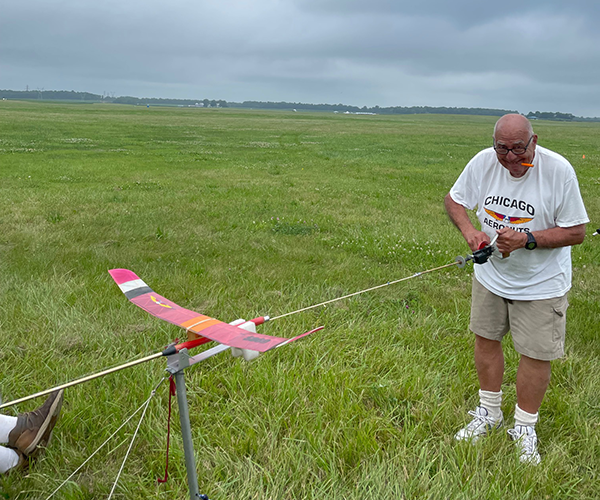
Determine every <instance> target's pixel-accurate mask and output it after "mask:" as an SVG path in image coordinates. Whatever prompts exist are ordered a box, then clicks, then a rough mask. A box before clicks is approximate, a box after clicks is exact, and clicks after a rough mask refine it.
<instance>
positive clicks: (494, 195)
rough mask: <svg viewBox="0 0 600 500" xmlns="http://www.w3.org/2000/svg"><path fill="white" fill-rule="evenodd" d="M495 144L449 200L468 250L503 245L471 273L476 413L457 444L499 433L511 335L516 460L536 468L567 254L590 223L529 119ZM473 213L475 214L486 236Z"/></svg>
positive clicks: (501, 125) (567, 281)
mask: <svg viewBox="0 0 600 500" xmlns="http://www.w3.org/2000/svg"><path fill="white" fill-rule="evenodd" d="M493 139H494V143H493V147H492V148H488V149H485V150H483V151H481V152H480V153H478V154H477V155H476V156H475V157H473V159H472V160H471V161H470V162H469V163H468V165H467V166H466V167H465V169H464V171H463V172H462V174H461V175H460V177H459V178H458V180H457V181H456V183H455V184H454V186H453V187H452V189H451V190H450V192H449V193H448V195H447V196H446V198H445V206H446V211H447V212H448V215H449V217H450V219H451V220H452V222H453V223H454V224H455V225H456V227H457V228H458V229H459V230H460V232H461V233H462V235H463V237H464V239H465V240H466V242H467V243H468V245H469V247H470V248H471V250H476V249H477V248H478V247H479V245H480V244H481V243H485V244H489V243H490V241H491V238H493V237H494V236H496V235H497V236H498V238H497V240H496V244H495V246H496V249H497V252H494V254H493V255H492V257H491V258H490V259H489V260H488V261H487V262H486V263H484V264H481V265H479V264H478V265H475V267H474V278H473V286H472V299H471V301H472V302H471V321H470V325H469V328H470V329H471V331H473V333H475V368H476V370H477V377H478V379H479V386H480V390H479V405H478V406H477V408H476V409H475V410H474V411H470V412H469V414H470V415H471V416H472V417H473V419H472V421H471V422H469V424H468V425H467V426H466V427H464V428H463V429H461V430H460V431H459V432H458V433H457V434H456V436H455V437H456V439H457V440H471V441H475V440H477V439H478V438H479V437H481V436H483V435H485V434H486V433H487V432H488V431H490V430H491V429H494V428H498V427H500V426H502V425H503V422H504V418H503V414H502V410H501V402H502V379H503V375H504V354H503V351H502V345H501V340H502V338H503V337H504V335H505V334H506V333H507V332H508V331H509V330H510V332H511V335H512V340H513V345H514V347H515V350H516V351H517V352H518V353H519V354H520V355H521V356H520V362H519V367H518V371H517V383H516V385H517V405H516V408H515V425H514V428H513V429H510V430H509V431H508V432H509V434H510V435H511V437H512V438H513V439H514V440H515V441H516V443H517V445H518V449H519V452H520V460H521V461H522V462H527V463H531V464H537V463H539V462H540V455H539V453H538V450H537V435H536V432H535V425H536V423H537V421H538V410H539V408H540V405H541V403H542V400H543V398H544V395H545V393H546V389H547V388H548V384H549V382H550V361H551V360H554V359H557V358H560V357H561V356H562V355H563V353H564V339H565V320H566V311H567V307H568V302H567V296H566V294H567V292H568V290H569V289H570V288H571V248H570V247H571V245H577V244H580V243H581V242H582V241H583V239H584V236H585V224H586V223H587V222H589V220H588V217H587V214H586V211H585V207H584V205H583V201H582V198H581V194H580V192H579V185H578V183H577V177H576V175H575V172H574V170H573V167H572V166H571V165H570V164H569V162H568V161H567V160H566V159H565V158H563V157H562V156H560V155H558V154H556V153H554V152H552V151H550V150H548V149H546V148H543V147H541V146H538V145H537V141H538V136H537V135H536V134H534V132H533V129H532V126H531V123H530V122H529V121H528V120H527V119H526V118H525V117H524V116H522V115H518V114H509V115H505V116H503V117H502V118H500V119H499V120H498V122H497V123H496V126H495V128H494V137H493ZM467 209H469V210H475V209H476V210H477V218H478V219H479V222H480V224H481V230H478V229H476V228H475V227H474V226H473V224H472V223H471V220H470V219H469V216H468V214H467ZM503 256H504V257H503Z"/></svg>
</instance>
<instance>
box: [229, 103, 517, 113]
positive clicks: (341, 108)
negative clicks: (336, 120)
mask: <svg viewBox="0 0 600 500" xmlns="http://www.w3.org/2000/svg"><path fill="white" fill-rule="evenodd" d="M229 105H230V106H231V107H235V108H252V109H296V110H299V109H301V110H303V111H331V112H335V111H337V112H338V113H345V112H348V113H375V114H378V115H423V114H437V115H439V114H444V115H485V116H502V115H505V114H506V113H517V111H510V110H505V109H486V108H445V107H430V106H412V107H402V106H394V107H389V108H381V107H379V106H373V107H371V108H369V107H367V106H363V107H362V108H361V107H358V106H348V105H347V104H306V103H302V102H293V103H290V102H259V101H244V102H241V103H237V102H231V103H229Z"/></svg>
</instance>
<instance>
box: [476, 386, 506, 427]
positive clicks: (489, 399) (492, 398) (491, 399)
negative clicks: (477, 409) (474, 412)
mask: <svg viewBox="0 0 600 500" xmlns="http://www.w3.org/2000/svg"><path fill="white" fill-rule="evenodd" d="M479 406H483V407H484V408H485V409H486V410H487V411H488V415H489V416H490V418H492V419H493V420H498V419H499V418H500V417H501V416H502V409H501V406H502V391H500V392H492V391H482V390H481V389H479Z"/></svg>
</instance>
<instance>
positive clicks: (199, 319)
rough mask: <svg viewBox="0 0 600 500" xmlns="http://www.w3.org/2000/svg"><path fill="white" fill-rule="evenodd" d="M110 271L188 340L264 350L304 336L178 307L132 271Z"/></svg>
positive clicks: (129, 294)
mask: <svg viewBox="0 0 600 500" xmlns="http://www.w3.org/2000/svg"><path fill="white" fill-rule="evenodd" d="M109 273H110V275H111V276H112V277H113V279H114V280H115V282H116V283H117V285H119V288H120V289H121V291H122V292H123V293H124V294H125V296H126V297H127V298H128V299H129V300H130V301H131V302H133V303H134V304H135V305H136V306H138V307H141V308H142V309H144V311H146V312H148V313H150V314H152V315H153V316H156V317H157V318H160V319H164V320H165V321H168V322H169V323H173V324H174V325H177V326H180V327H182V328H185V329H186V330H187V332H188V340H194V339H196V338H198V337H206V338H208V339H210V340H214V341H215V342H219V343H220V344H225V345H228V346H231V347H237V348H239V349H249V350H253V351H259V352H265V351H268V350H270V349H273V348H274V347H277V346H278V345H280V344H283V343H284V342H286V343H287V342H292V341H293V340H297V339H298V338H300V337H303V336H304V335H300V336H298V337H295V338H293V339H286V338H283V337H271V336H269V335H262V334H260V333H253V332H249V331H248V330H245V329H243V328H239V327H237V326H233V325H230V324H228V323H224V322H223V321H219V320H218V319H214V318H211V317H209V316H205V315H203V314H199V313H197V312H194V311H190V310H189V309H184V308H183V307H181V306H178V305H177V304H175V303H174V302H171V301H170V300H169V299H166V298H165V297H163V296H161V295H158V294H157V293H156V292H155V291H154V290H152V289H151V288H150V287H149V286H148V285H147V284H146V283H145V282H144V281H142V280H141V279H140V278H139V277H138V276H137V275H136V274H135V273H134V272H133V271H130V270H128V269H111V270H110V271H109ZM310 333H312V332H310Z"/></svg>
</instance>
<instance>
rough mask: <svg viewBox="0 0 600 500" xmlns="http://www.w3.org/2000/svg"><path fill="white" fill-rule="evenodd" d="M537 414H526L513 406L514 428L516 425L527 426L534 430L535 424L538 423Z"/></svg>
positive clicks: (517, 406)
mask: <svg viewBox="0 0 600 500" xmlns="http://www.w3.org/2000/svg"><path fill="white" fill-rule="evenodd" d="M538 416H539V412H538V413H527V412H526V411H525V410H522V409H521V408H519V405H515V427H516V426H517V425H523V426H529V427H533V428H534V429H535V424H537V421H538Z"/></svg>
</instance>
